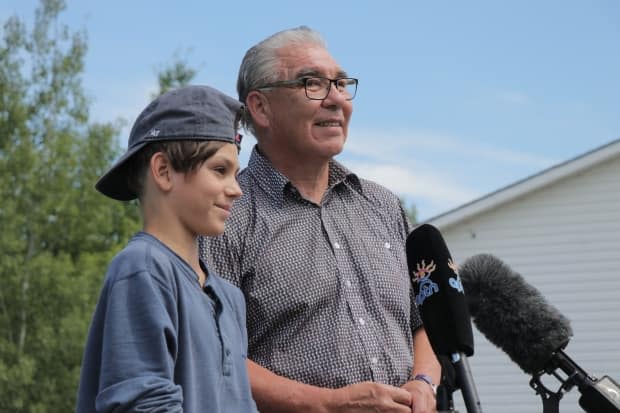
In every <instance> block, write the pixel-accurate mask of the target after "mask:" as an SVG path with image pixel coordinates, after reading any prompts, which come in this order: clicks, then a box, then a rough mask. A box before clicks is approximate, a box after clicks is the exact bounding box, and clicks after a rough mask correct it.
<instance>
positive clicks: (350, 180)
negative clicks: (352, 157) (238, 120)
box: [247, 145, 362, 206]
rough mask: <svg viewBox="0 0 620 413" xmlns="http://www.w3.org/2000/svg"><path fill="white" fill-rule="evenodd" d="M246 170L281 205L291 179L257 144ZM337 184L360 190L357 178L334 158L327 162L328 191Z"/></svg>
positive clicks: (290, 184)
mask: <svg viewBox="0 0 620 413" xmlns="http://www.w3.org/2000/svg"><path fill="white" fill-rule="evenodd" d="M247 170H248V172H249V173H250V174H251V175H252V176H253V177H254V179H256V181H257V182H258V185H259V186H260V187H261V189H262V190H263V191H265V193H266V194H267V195H269V197H270V198H272V199H273V200H274V201H275V202H277V203H278V205H279V206H282V203H283V201H284V191H285V190H286V188H287V187H289V186H292V183H291V181H290V180H289V179H288V178H287V177H286V176H285V175H283V174H282V173H281V172H280V171H278V170H277V169H276V168H274V166H273V165H272V164H271V162H270V161H269V159H267V158H266V157H265V156H264V155H263V154H262V153H260V151H259V150H258V145H254V148H253V149H252V154H251V155H250V160H249V161H248V168H247ZM339 184H344V185H347V186H351V187H353V189H355V190H357V191H358V192H360V193H361V192H362V186H361V184H360V181H359V178H358V177H357V175H355V174H354V173H353V172H351V171H350V170H349V169H347V168H346V167H345V166H344V165H342V164H341V163H339V162H338V161H336V160H333V159H332V160H331V161H330V162H329V178H328V189H327V190H328V191H331V190H332V189H333V188H335V187H336V186H338V185H339Z"/></svg>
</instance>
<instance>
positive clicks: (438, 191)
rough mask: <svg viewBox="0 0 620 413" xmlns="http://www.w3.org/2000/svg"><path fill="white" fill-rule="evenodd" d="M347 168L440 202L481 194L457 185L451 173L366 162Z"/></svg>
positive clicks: (409, 195) (415, 196) (403, 193)
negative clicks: (447, 174) (442, 173)
mask: <svg viewBox="0 0 620 413" xmlns="http://www.w3.org/2000/svg"><path fill="white" fill-rule="evenodd" d="M347 167H348V168H349V169H351V170H352V171H353V172H355V173H356V174H358V175H359V176H361V177H363V178H367V179H370V180H372V181H375V182H377V183H380V184H381V185H383V186H385V187H387V188H388V189H390V190H391V191H392V192H394V193H396V194H398V195H401V196H406V197H407V198H413V199H424V200H426V201H431V202H432V203H433V204H437V205H458V204H461V203H464V202H467V201H469V200H471V199H473V198H475V197H476V196H478V195H479V194H478V193H477V192H475V191H473V190H468V189H466V188H462V187H460V186H458V185H455V184H454V182H453V181H452V180H451V179H450V177H449V176H447V177H446V176H440V175H436V174H432V173H426V172H421V171H418V170H417V168H416V167H404V166H401V165H390V164H382V163H366V162H348V163H347Z"/></svg>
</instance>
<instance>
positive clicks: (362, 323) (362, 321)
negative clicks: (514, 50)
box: [357, 318, 366, 325]
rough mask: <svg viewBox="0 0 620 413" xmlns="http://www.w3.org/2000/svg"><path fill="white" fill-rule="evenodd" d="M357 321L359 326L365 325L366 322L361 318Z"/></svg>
mask: <svg viewBox="0 0 620 413" xmlns="http://www.w3.org/2000/svg"><path fill="white" fill-rule="evenodd" d="M357 321H359V323H360V324H361V325H364V324H366V321H365V320H364V319H363V318H360V319H358V320H357Z"/></svg>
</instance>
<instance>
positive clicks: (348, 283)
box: [345, 280, 353, 287]
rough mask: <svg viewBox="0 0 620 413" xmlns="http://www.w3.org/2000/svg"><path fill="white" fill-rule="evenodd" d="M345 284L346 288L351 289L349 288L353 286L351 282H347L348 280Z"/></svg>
mask: <svg viewBox="0 0 620 413" xmlns="http://www.w3.org/2000/svg"><path fill="white" fill-rule="evenodd" d="M345 284H346V285H347V287H351V286H352V285H353V284H352V283H351V281H349V280H347V281H346V282H345Z"/></svg>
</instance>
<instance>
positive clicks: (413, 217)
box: [400, 198, 418, 225]
mask: <svg viewBox="0 0 620 413" xmlns="http://www.w3.org/2000/svg"><path fill="white" fill-rule="evenodd" d="M400 204H401V205H402V206H403V210H404V211H405V214H407V218H409V221H411V224H413V225H415V224H417V223H418V209H417V208H416V206H415V204H414V203H411V204H409V206H407V202H406V201H405V199H404V198H400Z"/></svg>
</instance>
